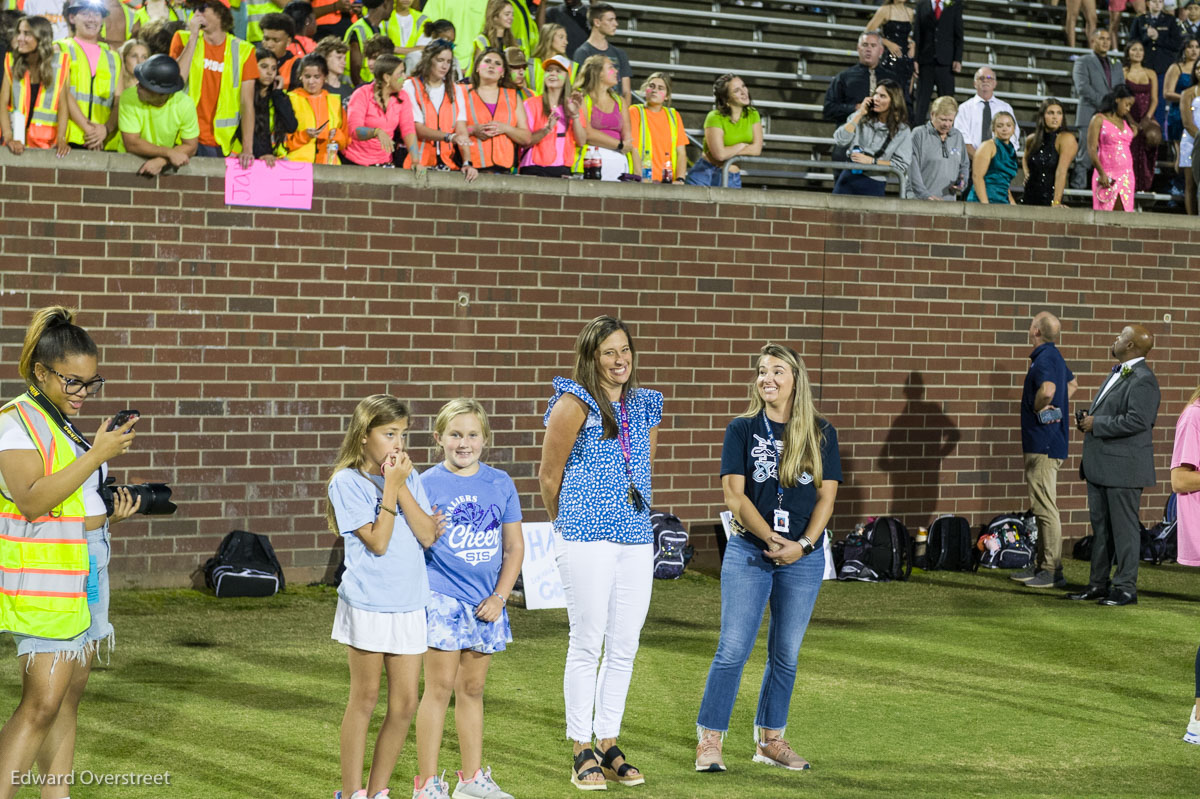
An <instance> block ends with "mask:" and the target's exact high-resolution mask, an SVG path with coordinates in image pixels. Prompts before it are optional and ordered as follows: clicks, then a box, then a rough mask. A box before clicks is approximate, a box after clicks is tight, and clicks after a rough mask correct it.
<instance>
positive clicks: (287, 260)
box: [0, 152, 1200, 585]
mask: <svg viewBox="0 0 1200 799" xmlns="http://www.w3.org/2000/svg"><path fill="white" fill-rule="evenodd" d="M134 163H135V162H134V161H133V159H131V158H130V157H127V156H108V155H99V156H97V155H91V154H81V153H72V154H71V156H70V157H69V160H67V161H63V162H59V161H56V160H55V159H53V157H47V156H46V154H42V153H26V154H25V155H23V156H21V157H20V158H15V157H13V156H11V155H9V154H8V153H7V152H0V170H2V177H0V206H2V208H0V218H2V219H3V222H2V233H0V252H2V254H0V360H2V361H3V362H4V363H5V364H9V365H8V366H6V367H4V368H3V373H2V382H0V389H2V390H3V394H4V396H6V397H8V396H12V395H14V394H16V393H17V392H18V391H19V390H20V385H19V382H17V380H16V369H15V363H16V361H17V355H18V352H19V348H20V342H21V339H22V335H23V331H24V328H25V325H26V323H27V322H28V319H29V314H30V310H31V309H33V308H37V307H40V306H42V305H46V304H49V303H55V302H65V303H68V304H71V305H75V306H78V307H79V308H80V311H81V314H80V321H81V323H82V324H83V325H85V326H86V327H87V328H88V329H89V330H90V331H91V332H92V333H93V334H94V335H95V337H96V339H97V341H98V342H99V344H100V346H101V349H102V359H101V365H102V374H103V375H104V376H105V377H106V378H108V379H109V381H110V382H109V385H108V387H107V388H106V389H105V393H104V395H103V396H102V397H101V398H100V399H98V400H97V401H94V402H93V403H91V405H90V407H89V409H88V417H89V418H87V419H86V420H85V423H84V429H85V430H88V431H91V430H94V429H95V427H96V425H97V424H98V421H99V418H100V416H102V415H107V414H109V413H112V412H114V411H116V410H118V409H120V408H123V407H135V408H138V409H140V410H141V411H142V413H143V414H144V418H143V420H142V422H141V423H140V424H139V426H138V430H139V438H138V441H137V445H136V450H135V452H133V453H132V454H130V455H128V456H126V457H124V458H122V459H121V460H119V461H117V462H115V472H116V474H117V476H118V478H120V479H124V480H128V481H141V480H165V481H168V482H170V483H171V484H172V485H173V486H174V487H175V498H176V500H177V501H178V502H179V504H180V510H179V513H178V514H177V515H176V516H174V517H172V518H156V519H154V520H153V521H147V520H146V519H144V518H139V519H137V520H135V521H132V522H128V523H126V524H124V525H122V526H121V527H120V528H117V530H118V532H117V534H116V536H115V538H114V554H115V565H114V579H116V580H117V581H118V583H120V584H140V585H154V584H184V583H186V582H187V579H188V575H189V574H191V573H192V572H193V571H194V570H195V568H196V567H197V565H198V564H200V563H201V562H203V560H204V559H205V558H206V557H208V556H209V555H210V554H211V553H212V552H213V551H214V550H215V548H216V545H217V542H218V541H219V539H220V536H221V535H223V534H224V533H225V532H227V531H228V530H230V529H233V528H245V529H250V530H254V531H257V532H264V533H269V534H270V535H271V537H272V540H273V541H274V543H275V547H276V549H277V551H278V552H279V554H280V556H281V559H282V560H283V562H284V564H285V566H287V567H288V570H289V573H290V576H291V577H292V578H293V579H311V578H314V577H318V576H320V575H322V574H325V573H326V572H327V571H328V570H329V568H330V565H331V563H333V562H336V559H337V557H338V552H337V551H336V550H335V548H334V540H333V538H332V536H330V535H329V534H328V533H327V532H326V531H325V529H324V522H323V520H322V509H323V495H324V490H323V481H324V479H325V478H326V477H327V469H328V465H329V463H330V462H331V459H332V458H333V455H334V453H335V451H336V449H337V447H338V444H339V443H340V439H341V432H340V431H341V429H342V425H343V423H344V420H345V418H346V416H347V414H348V413H349V412H350V411H351V410H352V408H353V406H354V404H355V403H356V402H357V400H358V399H360V398H361V397H362V396H364V395H366V394H369V393H373V392H377V391H389V392H392V393H394V394H396V395H398V396H400V397H403V398H406V399H410V400H411V401H412V403H413V405H414V408H415V410H416V419H415V430H416V432H415V434H414V435H413V436H412V446H413V447H414V449H415V450H416V452H415V459H416V461H417V462H418V463H419V464H420V465H422V466H428V465H429V464H431V463H432V462H433V457H434V455H433V452H432V450H431V447H430V445H431V443H432V441H431V438H430V436H429V435H428V430H429V428H430V426H431V419H432V416H433V414H434V413H436V411H437V409H438V408H439V407H440V404H441V403H442V402H443V401H444V400H446V399H449V398H452V397H456V396H459V395H463V394H466V395H474V396H476V397H478V398H480V399H481V400H483V401H484V403H485V405H486V406H487V407H488V409H489V411H490V412H491V413H492V424H493V427H494V428H495V431H496V435H495V442H494V445H493V446H492V448H491V449H490V450H489V451H488V453H487V455H486V459H487V460H488V461H489V462H490V463H492V464H494V465H497V466H500V467H501V468H504V469H506V470H507V471H509V473H510V474H512V476H513V477H514V479H515V480H516V483H517V487H518V489H519V490H520V492H521V496H522V506H523V508H524V510H525V513H526V517H527V518H528V519H530V520H541V519H543V518H544V515H543V512H542V510H541V508H540V502H539V501H538V500H537V498H536V497H537V481H536V476H535V475H536V468H537V461H538V457H539V451H540V449H539V448H540V443H541V431H542V424H541V414H542V413H543V411H544V410H545V401H546V398H547V397H548V395H549V391H550V389H549V384H550V380H551V378H552V377H553V376H554V375H556V374H566V373H569V369H570V363H571V356H570V349H571V344H572V341H573V339H574V337H575V335H576V334H577V332H578V331H579V329H580V327H581V325H582V323H583V322H584V321H585V320H587V319H590V318H591V317H593V316H595V315H597V314H600V313H614V314H617V315H620V316H622V317H623V318H625V319H626V320H628V321H629V322H630V323H632V325H633V326H634V331H635V333H636V335H637V339H638V342H639V344H640V347H641V349H642V353H643V354H642V357H641V361H640V372H639V375H640V378H641V380H642V381H643V382H644V383H645V384H647V385H649V386H652V387H655V388H658V389H661V390H662V391H663V392H664V393H665V395H666V403H667V404H666V418H665V420H664V429H663V431H662V434H661V437H660V448H659V453H660V454H659V462H658V465H657V469H656V479H655V488H656V494H655V504H656V505H658V506H660V507H670V508H672V509H673V510H675V511H676V512H677V513H678V514H679V515H680V516H681V517H682V518H683V519H684V520H685V521H686V522H687V523H689V524H691V525H692V526H693V529H694V530H695V531H696V533H697V534H698V535H697V538H698V540H697V544H698V546H699V548H700V549H701V551H702V554H704V555H706V556H707V557H711V550H712V547H713V542H712V538H711V534H710V531H711V527H710V525H711V524H712V523H713V522H714V521H715V519H716V515H717V513H718V511H719V510H720V507H721V506H720V489H719V481H718V477H717V472H718V462H719V457H720V447H721V440H722V432H723V429H724V426H725V424H726V423H727V422H728V420H729V418H730V417H731V416H732V415H734V414H736V413H739V412H740V411H741V410H742V409H743V408H744V405H745V397H746V390H747V389H746V386H747V382H748V380H749V379H750V377H751V366H752V360H753V359H752V356H753V353H755V352H756V351H757V349H758V347H759V345H760V344H761V343H762V342H763V341H764V340H767V339H782V340H785V341H787V342H789V343H791V344H793V345H794V346H796V347H797V349H799V350H800V351H801V353H802V354H803V355H804V357H805V359H806V361H807V363H808V367H809V369H810V374H811V376H812V379H813V381H814V383H815V384H817V386H818V390H819V407H820V410H821V411H822V412H823V413H824V414H825V415H826V416H828V417H829V418H830V419H831V420H832V422H833V423H834V424H835V425H836V426H837V427H838V429H839V432H840V437H841V442H842V450H841V452H842V462H843V467H844V470H845V473H846V483H845V484H844V485H843V486H842V488H841V489H840V492H839V497H838V505H837V513H836V516H835V518H834V523H833V526H834V529H835V530H836V531H837V532H838V533H839V534H841V533H845V532H847V531H848V530H849V529H850V527H851V526H852V525H853V523H854V521H855V520H857V519H860V518H863V517H865V516H867V515H875V514H880V513H895V514H898V515H901V516H902V517H903V518H904V519H905V521H906V522H908V523H909V524H910V526H915V525H917V524H922V523H927V522H928V520H929V519H930V518H931V517H932V516H933V515H934V514H936V513H941V512H957V513H962V514H964V515H966V516H968V517H969V518H970V519H971V520H972V522H973V523H975V524H978V523H979V522H981V521H983V520H984V518H985V517H989V516H991V515H992V514H995V513H999V512H1003V511H1008V510H1013V509H1016V508H1020V507H1024V506H1025V505H1026V504H1027V502H1026V499H1025V495H1024V489H1023V485H1022V483H1021V461H1020V438H1019V434H1018V429H1017V426H1018V417H1017V399H1018V397H1019V393H1020V386H1021V381H1022V377H1023V374H1024V371H1025V368H1026V365H1027V360H1026V356H1027V355H1028V352H1029V346H1028V344H1027V339H1026V331H1027V329H1028V325H1029V318H1030V317H1031V315H1032V314H1033V313H1034V312H1036V311H1038V310H1041V309H1051V310H1053V311H1055V312H1056V313H1058V314H1060V315H1061V316H1062V317H1063V320H1064V322H1065V326H1066V330H1065V334H1064V337H1063V342H1062V348H1063V351H1064V353H1065V355H1066V357H1067V359H1068V362H1069V363H1070V365H1071V367H1072V369H1074V371H1075V372H1076V374H1077V375H1078V377H1079V382H1080V385H1081V393H1080V395H1078V396H1079V397H1080V398H1083V399H1090V397H1091V396H1092V395H1093V393H1094V392H1095V390H1096V389H1097V387H1098V386H1099V385H1100V383H1101V380H1102V377H1103V375H1104V374H1107V372H1108V368H1109V366H1110V365H1111V361H1110V359H1109V357H1108V354H1107V348H1108V346H1109V344H1110V343H1111V341H1112V339H1113V338H1114V337H1115V336H1116V333H1117V332H1118V331H1119V329H1120V327H1121V326H1122V325H1123V324H1124V323H1125V322H1126V321H1135V322H1141V323H1143V324H1146V325H1147V326H1148V327H1149V328H1150V329H1151V330H1152V331H1153V332H1154V333H1155V334H1156V336H1157V337H1158V342H1157V347H1156V349H1155V351H1154V353H1153V355H1152V356H1151V361H1152V363H1153V366H1154V368H1155V370H1156V371H1157V373H1158V377H1159V380H1160V382H1161V384H1162V386H1163V408H1162V411H1161V413H1160V417H1159V426H1158V429H1157V431H1156V434H1155V441H1156V444H1157V463H1158V465H1159V466H1160V467H1161V471H1160V481H1162V482H1160V485H1159V487H1158V488H1157V489H1156V490H1154V491H1152V492H1149V493H1148V495H1147V497H1146V499H1145V501H1144V504H1143V511H1142V516H1143V518H1145V519H1147V520H1149V519H1150V518H1151V517H1152V516H1154V515H1155V514H1156V513H1157V512H1158V508H1159V507H1161V501H1162V498H1163V497H1164V495H1165V491H1166V482H1165V481H1166V479H1167V474H1166V467H1167V465H1168V460H1169V456H1170V448H1171V441H1172V430H1173V426H1174V419H1175V416H1176V415H1177V414H1178V412H1179V410H1180V407H1181V403H1182V401H1183V399H1184V397H1185V396H1186V395H1187V394H1188V393H1189V392H1190V391H1191V390H1192V389H1193V388H1194V387H1195V386H1196V384H1197V382H1198V379H1200V378H1198V373H1200V370H1197V368H1196V361H1197V351H1198V349H1200V309H1198V307H1200V303H1198V301H1197V300H1198V297H1197V295H1198V294H1200V288H1198V287H1197V282H1196V281H1195V280H1194V279H1193V278H1192V276H1191V274H1189V271H1188V267H1189V265H1190V261H1191V260H1192V259H1191V255H1192V253H1193V252H1195V251H1196V250H1197V249H1198V248H1200V228H1197V227H1196V226H1195V224H1194V223H1193V222H1189V221H1188V220H1184V219H1182V218H1175V217H1162V216H1145V215H1138V214H1128V215H1125V214H1092V213H1088V212H1084V211H1068V210H1061V211H1058V210H1050V209H1044V210H1037V211H1034V210H1025V209H1022V208H999V209H993V208H984V207H981V206H975V207H970V208H969V207H965V206H941V205H936V204H933V203H929V204H924V205H919V206H918V205H915V204H912V203H900V202H897V201H870V202H869V203H868V202H866V201H859V200H853V199H846V198H832V197H828V196H823V195H816V194H800V193H797V194H786V193H775V192H771V193H768V192H753V191H745V192H741V193H735V192H728V193H726V192H721V191H711V192H710V191H707V190H700V189H678V188H671V187H624V186H616V185H613V186H608V185H595V184H582V183H575V182H571V183H567V182H541V181H533V180H516V179H512V180H504V179H499V178H496V179H481V180H480V182H479V184H477V188H468V187H466V186H465V185H464V184H462V183H461V182H460V181H459V179H458V178H456V177H452V176H445V175H437V174H433V175H428V176H426V177H425V178H423V179H421V180H419V181H414V178H413V177H412V176H411V175H409V174H398V173H396V172H391V171H387V172H384V171H368V170H351V169H349V168H345V169H341V170H331V169H327V168H324V167H322V168H320V169H319V170H318V185H317V198H316V200H315V201H314V208H313V212H312V213H294V212H285V211H276V210H266V209H263V210H242V209H231V208H227V207H225V206H224V204H223V195H222V185H223V183H222V178H221V174H220V172H219V169H220V164H217V163H212V162H208V163H198V164H193V165H192V166H189V167H188V169H187V172H188V174H186V175H176V176H170V177H164V178H161V179H159V180H158V181H157V182H155V181H148V180H145V179H142V178H137V177H135V176H133V175H132V174H130V172H131V171H132V166H133V164H134ZM918 212H919V213H918ZM1078 458H1079V445H1078V443H1077V442H1076V443H1074V444H1073V447H1072V456H1071V458H1070V460H1069V461H1068V462H1067V464H1066V465H1065V466H1064V469H1063V472H1062V475H1061V481H1060V482H1061V487H1060V494H1061V496H1062V506H1063V508H1064V512H1065V522H1066V534H1067V535H1068V536H1078V535H1082V534H1084V533H1085V526H1086V509H1085V502H1084V495H1085V492H1084V490H1083V485H1082V484H1081V483H1079V482H1078V481H1077V480H1076V479H1075V478H1074V474H1075V470H1076V468H1077V466H1078Z"/></svg>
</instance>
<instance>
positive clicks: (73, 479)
mask: <svg viewBox="0 0 1200 799" xmlns="http://www.w3.org/2000/svg"><path fill="white" fill-rule="evenodd" d="M74 322H75V315H74V312H72V311H71V310H69V309H67V308H63V307H60V306H54V307H50V308H42V309H41V310H39V311H37V312H36V313H35V314H34V316H33V320H32V321H31V322H30V324H29V327H28V328H27V329H26V331H25V343H24V346H23V347H22V348H21V357H20V361H19V363H18V365H17V371H18V372H19V373H20V375H21V378H22V379H23V380H24V381H25V383H26V385H27V388H26V390H25V391H24V392H22V393H21V395H20V396H18V397H17V398H15V399H13V400H11V401H9V402H8V403H7V404H5V405H4V406H3V407H0V562H3V563H4V564H5V566H6V568H5V569H3V570H0V589H2V590H0V631H6V632H10V633H12V635H13V638H14V639H15V641H16V645H17V662H18V663H19V666H18V668H19V669H20V673H21V700H20V703H19V704H18V705H17V707H16V709H15V710H14V711H13V713H12V716H11V717H9V719H8V722H7V723H6V724H5V725H4V727H3V729H0V773H2V774H3V778H2V779H0V799H11V797H13V796H14V795H15V794H16V792H17V789H18V788H19V787H20V784H21V783H20V780H16V779H13V775H24V774H26V773H27V772H28V771H29V769H30V768H31V767H32V766H33V763H34V759H35V758H38V755H39V754H41V755H42V757H40V758H38V776H39V777H40V778H42V780H44V784H45V785H46V786H67V785H69V784H70V783H69V782H67V778H68V777H69V776H70V775H71V774H72V768H73V765H74V756H75V730H76V727H77V717H78V714H79V701H80V699H82V698H83V693H84V690H85V689H86V687H87V681H88V675H89V674H90V673H91V668H92V659H93V658H94V657H97V656H98V655H99V651H100V647H101V646H102V644H103V643H104V642H105V641H107V642H108V644H109V647H110V649H111V647H112V643H113V627H112V624H111V623H110V622H109V620H108V600H109V596H108V559H109V551H110V548H109V547H110V544H109V527H110V526H111V525H114V524H117V523H118V522H121V521H123V520H125V519H127V518H129V517H130V516H132V515H133V514H134V513H135V512H136V511H137V510H138V508H139V507H140V500H139V501H135V500H133V499H132V497H130V495H129V492H128V491H125V490H117V491H114V492H112V495H111V499H110V500H109V501H110V502H111V503H112V504H111V505H108V504H107V503H106V499H105V497H104V496H102V495H101V490H100V489H101V486H103V485H104V481H105V479H106V477H107V472H108V466H107V464H108V463H109V462H110V461H111V460H113V459H114V458H116V457H119V456H121V455H123V454H124V453H125V452H127V451H128V450H129V448H130V447H131V446H132V445H133V442H134V440H135V439H136V438H137V433H136V432H135V431H134V429H133V427H134V425H135V424H136V423H137V417H136V416H135V417H132V418H130V419H129V420H128V421H126V422H125V423H124V424H122V425H120V426H118V427H116V429H111V430H110V429H109V422H110V421H112V420H111V419H104V420H103V421H102V422H100V425H99V427H97V428H96V434H95V437H94V438H93V439H92V441H91V443H90V444H89V443H88V442H87V440H86V438H85V437H84V435H83V433H82V432H81V431H80V429H79V427H77V426H76V425H75V424H74V423H73V421H74V420H77V419H78V418H79V415H80V414H81V413H83V411H84V408H85V406H89V400H90V398H92V397H94V396H95V395H96V394H97V393H99V391H100V388H101V387H102V386H103V385H104V380H103V378H101V377H100V375H99V369H98V364H97V358H98V356H99V350H98V349H97V347H96V343H95V341H93V340H92V337H91V336H90V335H88V333H87V331H86V330H84V329H83V328H81V327H79V326H77V325H76V324H75V323H74ZM106 493H107V492H106ZM35 567H36V568H35ZM48 739H50V740H52V741H53V745H52V746H50V747H46V746H45V744H46V742H47V740H48ZM47 749H48V751H46V750H47Z"/></svg>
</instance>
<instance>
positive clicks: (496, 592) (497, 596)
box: [489, 591, 508, 605]
mask: <svg viewBox="0 0 1200 799" xmlns="http://www.w3.org/2000/svg"><path fill="white" fill-rule="evenodd" d="M492 596H494V597H496V598H497V599H499V600H500V604H502V605H507V604H508V600H507V599H505V598H504V596H503V595H501V594H500V592H499V591H493V592H492ZM490 598H491V597H489V599H490Z"/></svg>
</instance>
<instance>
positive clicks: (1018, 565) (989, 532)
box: [975, 512, 1037, 569]
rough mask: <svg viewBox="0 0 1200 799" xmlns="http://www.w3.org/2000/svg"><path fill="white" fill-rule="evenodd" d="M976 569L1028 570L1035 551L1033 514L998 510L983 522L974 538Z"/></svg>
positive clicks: (1034, 520) (1035, 538) (1035, 537)
mask: <svg viewBox="0 0 1200 799" xmlns="http://www.w3.org/2000/svg"><path fill="white" fill-rule="evenodd" d="M975 547H976V549H977V551H978V553H979V554H978V555H977V556H976V557H978V558H979V568H983V569H1028V568H1029V567H1030V566H1032V565H1033V559H1034V554H1035V553H1036V552H1037V519H1036V518H1034V516H1033V513H1031V512H1025V513H1002V514H1000V515H999V516H997V517H995V518H994V519H992V520H991V521H990V522H988V523H987V524H985V525H984V526H983V527H982V528H980V531H979V538H978V539H976V541H975Z"/></svg>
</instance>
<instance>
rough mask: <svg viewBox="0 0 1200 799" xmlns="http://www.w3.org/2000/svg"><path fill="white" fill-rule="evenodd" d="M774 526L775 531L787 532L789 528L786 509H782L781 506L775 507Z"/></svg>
mask: <svg viewBox="0 0 1200 799" xmlns="http://www.w3.org/2000/svg"><path fill="white" fill-rule="evenodd" d="M774 528H775V532H777V533H787V532H789V531H790V530H791V526H790V522H789V514H788V512H787V511H786V510H783V509H782V508H776V509H775V524H774Z"/></svg>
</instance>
